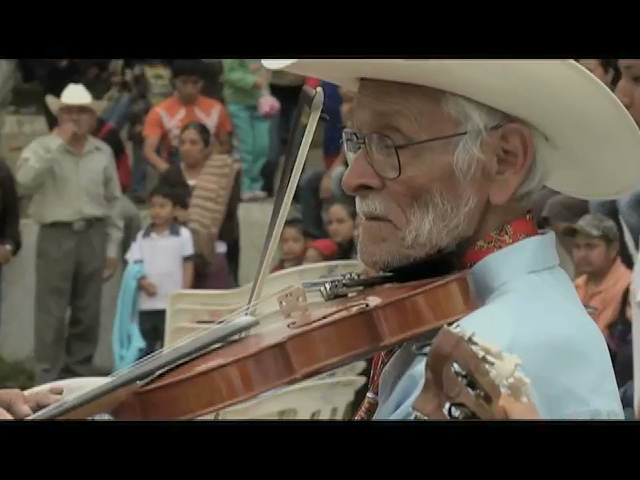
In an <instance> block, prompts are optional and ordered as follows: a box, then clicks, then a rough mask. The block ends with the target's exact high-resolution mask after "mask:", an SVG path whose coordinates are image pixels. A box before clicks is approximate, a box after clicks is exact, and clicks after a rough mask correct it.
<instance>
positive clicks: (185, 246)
mask: <svg viewBox="0 0 640 480" xmlns="http://www.w3.org/2000/svg"><path fill="white" fill-rule="evenodd" d="M179 195H180V192H177V191H174V190H173V189H169V188H165V187H162V186H157V187H156V188H154V189H153V190H152V191H151V193H150V195H149V216H150V217H151V223H150V225H149V226H148V227H147V228H145V229H144V230H142V231H141V232H139V233H138V235H137V236H136V239H135V241H134V242H133V244H132V245H131V247H130V248H129V252H128V253H127V257H126V259H127V262H130V263H131V262H141V263H142V266H143V268H144V272H145V276H144V277H142V278H141V279H140V282H139V287H140V292H139V294H138V295H139V297H138V310H139V313H140V315H139V325H140V333H141V334H142V337H143V338H144V340H145V342H146V344H147V349H146V351H145V353H144V355H143V356H146V355H148V354H150V353H152V352H153V351H155V350H157V349H158V348H161V346H162V343H163V340H164V325H165V314H166V310H167V305H168V302H169V297H170V296H171V294H172V293H174V292H176V291H177V290H181V289H187V288H191V287H192V285H193V268H194V265H193V258H194V249H193V237H192V236H191V231H190V230H189V229H188V228H186V227H184V226H182V225H180V223H178V221H177V220H176V209H177V208H179V207H180V206H182V203H184V202H182V201H181V199H180V198H178V196H179Z"/></svg>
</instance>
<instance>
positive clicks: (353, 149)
mask: <svg viewBox="0 0 640 480" xmlns="http://www.w3.org/2000/svg"><path fill="white" fill-rule="evenodd" d="M502 126H503V124H500V125H495V126H493V127H491V128H490V129H489V130H495V129H498V128H500V127H502ZM468 133H469V131H464V132H459V133H452V134H449V135H443V136H440V137H431V138H427V139H424V140H418V141H416V142H408V143H402V144H400V145H398V144H397V143H395V142H394V141H393V139H391V137H389V136H387V135H385V134H383V133H377V132H371V133H367V134H365V135H364V136H362V137H361V136H360V135H358V134H357V133H356V132H355V131H353V130H350V129H345V130H343V131H342V143H343V145H344V151H345V156H346V158H347V163H348V164H349V165H351V163H352V162H353V160H354V159H355V157H356V155H357V154H358V153H360V150H361V149H362V147H363V146H364V149H365V154H366V158H367V162H368V163H369V165H370V166H371V168H372V169H373V170H374V172H376V174H378V175H379V176H380V177H382V178H384V179H385V180H395V179H396V178H398V177H399V176H400V174H401V173H402V167H401V165H400V154H399V153H398V152H399V150H401V149H403V148H408V147H415V146H416V145H424V144H425V143H431V142H437V141H440V140H449V139H452V138H456V137H461V136H463V135H466V134H468Z"/></svg>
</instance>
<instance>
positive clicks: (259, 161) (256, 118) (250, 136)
mask: <svg viewBox="0 0 640 480" xmlns="http://www.w3.org/2000/svg"><path fill="white" fill-rule="evenodd" d="M227 109H228V110H229V114H230V115H231V120H232V121H233V129H234V131H235V134H236V135H237V139H238V147H239V153H240V158H241V159H242V187H241V190H242V193H243V194H247V193H255V192H259V191H261V190H262V167H263V166H264V164H265V163H266V161H267V159H268V158H269V144H270V141H271V119H270V118H265V117H262V116H260V114H259V113H258V109H257V108H256V107H249V106H247V105H240V104H234V103H231V104H228V105H227Z"/></svg>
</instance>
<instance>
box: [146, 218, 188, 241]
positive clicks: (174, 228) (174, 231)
mask: <svg viewBox="0 0 640 480" xmlns="http://www.w3.org/2000/svg"><path fill="white" fill-rule="evenodd" d="M151 228H152V225H148V226H147V228H145V229H144V232H142V238H149V237H150V236H151V234H152V233H153V230H152V229H151ZM168 234H169V235H172V236H174V237H179V236H180V224H179V223H178V222H173V223H172V224H171V225H170V226H169V231H168Z"/></svg>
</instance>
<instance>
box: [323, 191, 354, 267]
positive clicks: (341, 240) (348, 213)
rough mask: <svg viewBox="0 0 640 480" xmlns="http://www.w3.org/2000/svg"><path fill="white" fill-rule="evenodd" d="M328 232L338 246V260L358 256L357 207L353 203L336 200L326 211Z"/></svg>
mask: <svg viewBox="0 0 640 480" xmlns="http://www.w3.org/2000/svg"><path fill="white" fill-rule="evenodd" d="M325 217H326V221H327V232H328V233H329V238H330V239H331V240H333V241H334V242H335V243H336V245H337V246H338V253H337V254H336V256H335V259H336V260H350V259H353V258H357V257H358V255H357V251H356V243H355V232H356V209H355V208H353V205H352V204H351V203H345V202H340V201H334V202H332V203H330V204H329V206H328V207H327V211H326V215H325Z"/></svg>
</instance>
